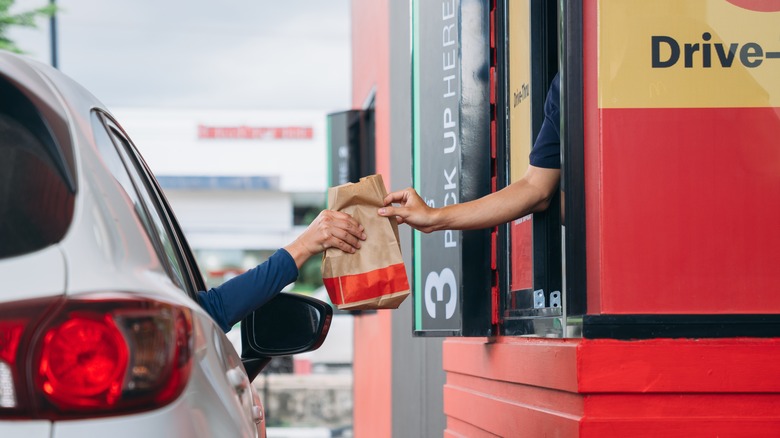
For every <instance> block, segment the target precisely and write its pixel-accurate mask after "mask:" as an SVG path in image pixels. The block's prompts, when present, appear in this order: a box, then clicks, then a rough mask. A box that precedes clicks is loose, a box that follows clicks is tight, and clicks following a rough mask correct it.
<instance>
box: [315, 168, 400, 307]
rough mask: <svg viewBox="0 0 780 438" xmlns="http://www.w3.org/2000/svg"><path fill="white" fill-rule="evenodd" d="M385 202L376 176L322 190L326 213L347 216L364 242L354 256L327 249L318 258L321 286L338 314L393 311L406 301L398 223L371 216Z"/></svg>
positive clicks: (381, 187)
mask: <svg viewBox="0 0 780 438" xmlns="http://www.w3.org/2000/svg"><path fill="white" fill-rule="evenodd" d="M385 196H387V191H386V190H385V184H384V182H383V181H382V175H371V176H367V177H365V178H361V179H360V182H358V183H355V184H353V183H348V184H343V185H340V186H336V187H331V188H330V189H328V208H329V209H331V210H336V211H342V212H344V213H348V214H350V215H351V216H352V217H353V218H355V220H357V221H358V222H359V223H360V224H361V225H363V227H364V228H365V232H366V236H367V238H366V240H364V241H362V242H361V244H360V245H361V247H360V249H359V250H357V251H355V253H354V254H349V253H345V252H343V251H341V250H339V249H336V248H330V249H328V250H326V251H325V254H323V256H322V281H323V283H324V284H325V288H326V289H327V290H328V295H329V296H330V300H331V302H333V304H335V305H336V306H337V307H338V308H339V309H348V310H361V309H395V308H398V305H399V304H401V302H402V301H403V300H404V299H405V298H406V296H407V295H409V280H408V279H407V277H406V268H405V267H404V262H403V259H402V258H401V246H400V243H399V241H398V223H397V222H396V220H395V218H386V217H382V216H379V215H378V214H377V212H376V211H377V209H379V208H381V207H383V206H384V202H383V201H384V198H385Z"/></svg>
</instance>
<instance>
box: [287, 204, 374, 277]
mask: <svg viewBox="0 0 780 438" xmlns="http://www.w3.org/2000/svg"><path fill="white" fill-rule="evenodd" d="M361 240H366V233H365V232H364V230H363V226H362V225H360V224H359V223H358V222H357V221H356V220H355V219H353V218H352V216H350V215H348V214H346V213H342V212H340V211H333V210H323V211H321V212H320V214H319V215H318V216H317V218H316V219H314V222H312V223H311V225H309V226H308V227H307V228H306V230H304V232H303V233H301V235H300V236H298V238H297V239H295V241H293V242H292V243H291V244H289V245H287V246H285V247H284V249H286V250H287V252H289V253H290V255H291V256H292V257H293V259H294V260H295V264H296V265H298V267H299V268H300V267H301V266H302V265H303V263H304V262H305V261H306V260H308V259H309V257H311V256H313V255H314V254H318V253H321V252H322V251H325V250H326V249H328V248H338V249H340V250H342V251H344V252H348V253H354V252H355V251H357V250H358V249H360V241H361Z"/></svg>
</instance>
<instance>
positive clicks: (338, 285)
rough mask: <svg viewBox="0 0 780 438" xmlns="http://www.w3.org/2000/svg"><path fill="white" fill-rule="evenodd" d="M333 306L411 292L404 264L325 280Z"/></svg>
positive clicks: (323, 280)
mask: <svg viewBox="0 0 780 438" xmlns="http://www.w3.org/2000/svg"><path fill="white" fill-rule="evenodd" d="M322 282H323V283H324V284H325V288H326V289H327V290H328V295H329V296H330V300H331V301H332V302H333V304H336V305H339V304H345V303H355V302H358V301H364V300H368V299H371V298H377V297H381V296H382V295H390V294H394V293H397V292H403V291H406V290H409V280H407V278H406V268H405V267H404V264H403V263H398V264H396V265H391V266H388V267H386V268H382V269H377V270H374V271H370V272H364V273H362V274H355V275H344V276H341V277H332V278H323V279H322Z"/></svg>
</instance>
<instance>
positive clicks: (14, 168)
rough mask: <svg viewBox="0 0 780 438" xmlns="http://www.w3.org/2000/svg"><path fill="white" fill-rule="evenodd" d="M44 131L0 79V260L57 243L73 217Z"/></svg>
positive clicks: (70, 193)
mask: <svg viewBox="0 0 780 438" xmlns="http://www.w3.org/2000/svg"><path fill="white" fill-rule="evenodd" d="M42 126H45V124H44V123H42V120H41V118H40V116H39V115H37V112H36V111H35V110H34V107H33V105H32V104H31V103H30V102H29V101H28V100H27V99H26V98H24V97H23V96H22V95H21V93H19V91H18V90H16V89H14V88H13V87H12V86H11V85H10V84H8V83H7V82H5V81H2V80H0V258H6V257H12V256H16V255H21V254H26V253H30V252H33V251H37V250H40V249H42V248H45V247H47V246H49V245H52V244H54V243H57V242H59V241H60V240H61V239H62V237H63V236H64V235H65V232H66V231H67V229H68V226H69V225H70V221H71V218H72V216H73V206H74V201H75V194H74V193H73V190H71V189H70V188H69V186H68V184H67V182H66V180H65V179H64V178H63V175H62V172H61V171H60V170H59V169H58V166H57V165H56V164H55V162H54V160H53V159H52V156H51V148H50V147H47V140H50V139H51V136H50V134H49V133H48V132H46V131H45V129H44V130H41V129H40V127H42ZM46 136H49V137H48V138H47V137H46ZM49 144H51V142H49Z"/></svg>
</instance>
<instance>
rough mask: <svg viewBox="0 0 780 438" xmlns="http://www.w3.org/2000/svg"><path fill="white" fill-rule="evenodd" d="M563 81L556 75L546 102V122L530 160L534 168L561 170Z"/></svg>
mask: <svg viewBox="0 0 780 438" xmlns="http://www.w3.org/2000/svg"><path fill="white" fill-rule="evenodd" d="M560 106H561V81H560V77H559V76H558V75H557V74H556V75H555V78H553V80H552V83H551V84H550V89H549V90H548V91H547V98H546V99H545V101H544V122H542V128H541V129H540V130H539V135H538V136H537V137H536V141H535V142H534V146H533V148H531V154H530V156H529V160H530V162H531V165H532V166H534V167H543V168H545V169H560V168H561V111H560Z"/></svg>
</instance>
